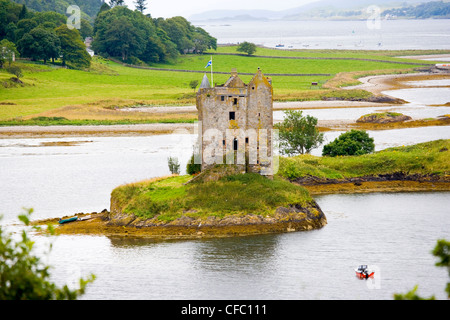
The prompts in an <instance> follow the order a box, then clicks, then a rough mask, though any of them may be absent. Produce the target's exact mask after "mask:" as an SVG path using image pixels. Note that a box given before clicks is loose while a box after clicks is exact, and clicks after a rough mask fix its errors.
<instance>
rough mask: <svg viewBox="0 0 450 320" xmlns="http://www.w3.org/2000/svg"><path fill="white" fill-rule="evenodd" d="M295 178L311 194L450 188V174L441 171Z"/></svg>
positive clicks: (442, 189) (417, 190) (421, 190)
mask: <svg viewBox="0 0 450 320" xmlns="http://www.w3.org/2000/svg"><path fill="white" fill-rule="evenodd" d="M291 182H293V183H296V184H299V185H301V186H303V187H305V188H306V189H307V190H308V191H309V192H310V194H311V195H321V194H339V193H340V194H342V193H370V192H427V191H450V176H441V175H437V174H428V175H421V174H408V173H404V172H395V173H392V174H380V175H376V176H364V177H353V178H345V179H329V178H318V177H313V176H305V177H302V178H297V179H293V180H291Z"/></svg>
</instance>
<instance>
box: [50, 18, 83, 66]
mask: <svg viewBox="0 0 450 320" xmlns="http://www.w3.org/2000/svg"><path fill="white" fill-rule="evenodd" d="M55 32H56V35H57V36H58V38H59V41H60V43H61V55H62V65H63V66H65V65H68V66H69V67H72V68H75V69H82V68H89V66H90V65H91V56H90V55H89V54H88V53H87V51H86V46H85V44H84V43H83V42H82V41H81V38H80V33H79V32H78V30H76V29H72V30H71V29H69V28H68V27H67V25H65V24H63V25H61V26H60V27H58V28H56V30H55Z"/></svg>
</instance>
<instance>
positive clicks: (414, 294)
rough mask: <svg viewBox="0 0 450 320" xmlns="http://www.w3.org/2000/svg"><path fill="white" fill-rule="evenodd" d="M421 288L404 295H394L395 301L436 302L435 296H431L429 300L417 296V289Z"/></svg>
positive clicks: (415, 288)
mask: <svg viewBox="0 0 450 320" xmlns="http://www.w3.org/2000/svg"><path fill="white" fill-rule="evenodd" d="M418 288H419V286H417V285H416V286H415V287H414V289H412V290H411V291H409V292H407V293H405V294H402V293H395V294H394V300H436V298H435V297H434V296H431V297H429V298H423V297H421V296H419V295H418V294H417V289H418Z"/></svg>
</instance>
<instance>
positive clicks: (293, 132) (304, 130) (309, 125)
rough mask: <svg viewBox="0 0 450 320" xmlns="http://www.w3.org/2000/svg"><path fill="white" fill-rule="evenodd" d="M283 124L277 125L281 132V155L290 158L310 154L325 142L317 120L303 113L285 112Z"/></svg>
mask: <svg viewBox="0 0 450 320" xmlns="http://www.w3.org/2000/svg"><path fill="white" fill-rule="evenodd" d="M285 114H286V116H285V118H284V120H283V122H282V123H279V124H277V125H275V128H276V129H278V130H279V139H280V149H281V153H283V154H287V155H289V156H292V155H295V154H304V153H309V152H310V151H311V150H312V149H314V148H317V147H318V146H319V145H320V144H322V142H323V133H321V132H319V130H318V129H317V127H316V126H317V118H314V117H311V116H309V115H307V116H306V117H304V116H303V115H302V111H294V110H288V111H285Z"/></svg>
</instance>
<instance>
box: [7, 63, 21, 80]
mask: <svg viewBox="0 0 450 320" xmlns="http://www.w3.org/2000/svg"><path fill="white" fill-rule="evenodd" d="M6 71H8V72H9V73H11V74H13V75H15V76H16V81H17V82H19V78H21V77H22V76H23V74H22V69H21V68H20V67H19V66H14V65H13V66H9V67H7V68H6Z"/></svg>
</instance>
